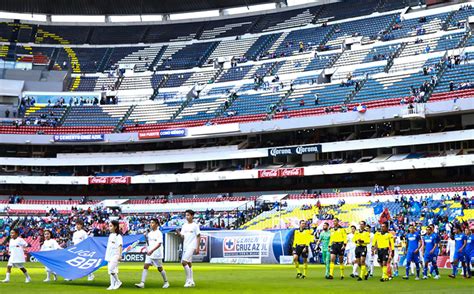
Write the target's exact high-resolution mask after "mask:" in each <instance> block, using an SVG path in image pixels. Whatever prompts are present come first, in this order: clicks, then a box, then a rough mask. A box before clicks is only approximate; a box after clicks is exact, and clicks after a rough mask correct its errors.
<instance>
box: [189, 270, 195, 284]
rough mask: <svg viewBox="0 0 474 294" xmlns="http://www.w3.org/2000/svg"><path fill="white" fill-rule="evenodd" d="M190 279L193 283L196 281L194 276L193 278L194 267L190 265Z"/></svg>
mask: <svg viewBox="0 0 474 294" xmlns="http://www.w3.org/2000/svg"><path fill="white" fill-rule="evenodd" d="M189 281H190V282H191V283H194V278H193V268H192V267H189Z"/></svg>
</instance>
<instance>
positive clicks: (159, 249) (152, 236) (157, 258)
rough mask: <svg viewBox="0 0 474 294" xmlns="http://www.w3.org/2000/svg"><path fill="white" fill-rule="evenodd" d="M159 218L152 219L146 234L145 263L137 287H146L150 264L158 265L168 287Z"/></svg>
mask: <svg viewBox="0 0 474 294" xmlns="http://www.w3.org/2000/svg"><path fill="white" fill-rule="evenodd" d="M158 227H159V222H158V219H156V218H154V219H151V221H150V228H151V231H150V232H148V234H146V238H147V248H146V251H147V252H146V257H145V265H144V266H143V272H142V280H141V282H140V283H138V284H135V287H137V288H145V281H146V276H147V275H148V268H149V267H150V266H156V268H157V269H158V271H159V272H160V273H161V277H162V278H163V282H164V284H163V288H165V289H166V288H168V287H169V286H170V284H169V283H168V278H167V277H166V271H165V270H164V269H163V234H162V233H161V231H160V230H159V228H158Z"/></svg>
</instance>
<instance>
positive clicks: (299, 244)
mask: <svg viewBox="0 0 474 294" xmlns="http://www.w3.org/2000/svg"><path fill="white" fill-rule="evenodd" d="M313 238H314V237H313V234H312V233H311V231H310V230H308V229H306V222H305V221H304V220H300V227H299V229H298V230H295V233H294V236H293V262H294V264H295V268H296V278H297V279H304V278H306V275H307V271H308V253H309V245H310V244H311V242H312V241H313ZM300 257H302V258H303V274H302V273H301V271H300Z"/></svg>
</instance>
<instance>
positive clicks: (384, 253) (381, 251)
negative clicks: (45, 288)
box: [377, 248, 390, 263]
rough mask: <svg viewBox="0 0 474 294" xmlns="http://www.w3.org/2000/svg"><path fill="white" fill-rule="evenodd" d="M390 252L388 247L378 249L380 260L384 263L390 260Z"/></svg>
mask: <svg viewBox="0 0 474 294" xmlns="http://www.w3.org/2000/svg"><path fill="white" fill-rule="evenodd" d="M389 257H390V254H389V252H388V248H383V249H378V259H377V260H378V262H379V263H382V262H385V261H388V258H389Z"/></svg>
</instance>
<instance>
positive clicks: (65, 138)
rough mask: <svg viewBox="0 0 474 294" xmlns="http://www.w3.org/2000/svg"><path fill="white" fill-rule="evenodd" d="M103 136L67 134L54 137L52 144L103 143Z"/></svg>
mask: <svg viewBox="0 0 474 294" xmlns="http://www.w3.org/2000/svg"><path fill="white" fill-rule="evenodd" d="M104 139H105V136H104V135H103V134H95V135H79V134H68V135H54V136H53V140H54V142H100V141H104Z"/></svg>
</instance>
